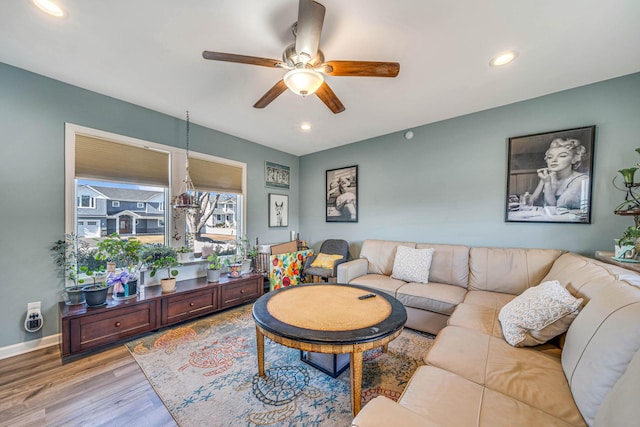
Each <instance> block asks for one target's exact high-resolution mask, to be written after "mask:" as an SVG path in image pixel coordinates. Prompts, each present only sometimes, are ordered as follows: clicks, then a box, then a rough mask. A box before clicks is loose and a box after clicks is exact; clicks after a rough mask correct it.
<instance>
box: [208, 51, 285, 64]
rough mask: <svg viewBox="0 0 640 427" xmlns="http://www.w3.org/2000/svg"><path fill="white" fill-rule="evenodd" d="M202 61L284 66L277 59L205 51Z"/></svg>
mask: <svg viewBox="0 0 640 427" xmlns="http://www.w3.org/2000/svg"><path fill="white" fill-rule="evenodd" d="M202 57H203V58H204V59H211V60H214V61H226V62H238V63H240V64H250V65H261V66H263V67H272V68H273V67H279V66H280V65H284V64H283V62H282V61H278V60H277V59H269V58H259V57H257V56H246V55H236V54H234V53H222V52H209V51H208V50H205V51H204V52H202Z"/></svg>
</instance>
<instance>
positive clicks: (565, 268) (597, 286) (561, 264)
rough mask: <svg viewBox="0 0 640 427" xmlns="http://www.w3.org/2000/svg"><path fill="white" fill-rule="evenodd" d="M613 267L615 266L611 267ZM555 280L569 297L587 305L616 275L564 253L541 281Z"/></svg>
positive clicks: (589, 259)
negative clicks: (573, 297)
mask: <svg viewBox="0 0 640 427" xmlns="http://www.w3.org/2000/svg"><path fill="white" fill-rule="evenodd" d="M611 267H615V266H613V265H612V266H611ZM548 280H557V281H559V282H560V283H561V284H562V286H564V287H565V288H566V289H567V290H568V291H569V292H570V293H571V295H573V296H575V297H576V298H583V299H584V301H583V305H587V303H588V302H589V300H590V299H591V298H592V297H593V295H595V294H597V293H598V292H600V290H602V288H604V287H606V286H609V285H610V284H612V283H614V282H615V281H616V280H617V278H616V275H615V274H613V273H612V272H611V270H610V269H608V268H607V267H606V265H605V264H603V263H601V262H599V261H596V260H594V259H591V258H587V257H584V256H581V255H577V254H574V253H566V254H563V255H562V256H560V258H558V259H557V260H556V262H554V263H553V266H552V267H551V270H549V273H548V274H547V275H546V276H545V277H544V279H542V281H548Z"/></svg>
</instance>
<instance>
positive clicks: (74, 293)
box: [50, 233, 85, 305]
mask: <svg viewBox="0 0 640 427" xmlns="http://www.w3.org/2000/svg"><path fill="white" fill-rule="evenodd" d="M78 245H79V243H78V236H77V235H76V234H75V233H68V234H65V235H64V238H63V239H60V240H57V241H55V242H54V243H53V245H52V246H51V247H50V251H51V255H52V257H53V260H54V263H55V265H56V267H57V269H58V273H59V274H60V276H61V277H62V278H63V280H64V288H65V294H64V295H65V302H66V303H67V304H69V305H74V304H83V303H84V302H85V299H84V292H83V290H82V288H81V287H80V285H81V284H82V283H84V280H83V279H81V278H80V269H79V267H78Z"/></svg>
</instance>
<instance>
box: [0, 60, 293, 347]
mask: <svg viewBox="0 0 640 427" xmlns="http://www.w3.org/2000/svg"><path fill="white" fill-rule="evenodd" d="M183 108H184V109H185V110H186V109H188V108H189V106H188V105H185V106H183ZM192 113H193V112H192ZM65 122H69V123H73V124H77V125H80V126H86V127H89V128H94V129H99V130H103V131H107V132H112V133H116V134H120V135H126V136H129V137H133V138H139V139H143V140H147V141H151V142H155V143H159V144H165V145H172V146H178V147H184V135H185V123H184V121H182V120H179V119H176V118H174V117H170V116H167V115H164V114H161V113H158V112H155V111H152V110H148V109H145V108H142V107H139V106H136V105H133V104H129V103H126V102H123V101H119V100H117V99H113V98H109V97H107V96H103V95H99V94H97V93H94V92H90V91H87V90H84V89H80V88H78V87H75V86H71V85H68V84H65V83H61V82H59V81H55V80H52V79H49V78H46V77H43V76H40V75H37V74H33V73H29V72H26V71H24V70H20V69H17V68H14V67H11V66H9V65H6V64H2V63H0V131H1V134H0V138H1V141H0V159H1V161H2V166H1V167H0V188H1V189H0V191H1V194H0V248H1V251H0V253H1V255H0V271H1V272H2V285H0V286H1V289H2V298H0V325H2V328H0V348H2V347H5V346H8V345H12V344H17V343H22V342H26V341H31V340H34V339H36V338H40V337H46V336H49V335H52V334H55V333H57V332H58V329H59V328H58V307H57V302H58V301H59V298H60V293H61V292H62V286H63V285H62V282H61V281H60V280H58V279H57V278H56V276H55V267H54V265H53V262H52V259H51V256H50V253H49V247H50V246H51V244H52V243H53V242H54V241H55V240H57V239H60V238H62V236H63V234H64V129H65ZM190 145H191V150H192V151H198V152H202V153H207V154H212V155H215V156H220V157H224V158H227V159H232V160H237V161H241V162H245V163H247V225H248V227H247V236H248V237H249V238H250V239H251V240H254V239H255V237H256V236H259V237H260V239H261V241H262V242H279V241H286V240H289V232H288V230H287V229H269V228H268V223H267V212H268V211H267V194H268V193H269V189H267V188H265V187H264V161H265V160H270V161H273V162H276V163H279V164H283V165H288V166H290V167H291V181H292V186H291V189H290V191H288V192H281V191H278V193H283V194H288V195H289V197H290V199H289V204H290V210H289V225H290V229H293V230H297V229H298V217H299V215H298V210H297V207H298V206H299V204H298V193H299V185H298V183H299V179H298V157H296V156H293V155H290V154H286V153H282V152H279V151H276V150H272V149H269V148H267V147H264V146H262V145H258V144H254V143H252V142H249V141H246V140H243V139H239V138H235V137H233V136H230V135H227V134H224V133H221V132H217V131H214V130H211V129H207V128H203V127H200V126H195V125H194V126H192V133H191V138H190ZM271 191H272V192H273V190H271ZM31 301H42V309H43V315H44V319H45V324H44V328H43V329H42V330H41V331H39V332H37V333H33V334H29V333H27V332H25V331H24V329H23V322H24V316H25V313H26V308H27V303H28V302H31Z"/></svg>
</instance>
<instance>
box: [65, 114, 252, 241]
mask: <svg viewBox="0 0 640 427" xmlns="http://www.w3.org/2000/svg"><path fill="white" fill-rule="evenodd" d="M76 134H82V135H87V136H91V137H94V138H102V139H106V140H110V141H113V142H117V143H121V144H127V145H133V146H136V147H141V148H146V149H150V150H156V151H161V152H163V153H168V154H169V188H168V190H169V191H168V192H167V199H165V200H164V201H163V202H162V209H161V211H162V212H165V211H166V214H165V218H166V219H165V242H166V244H167V245H169V246H173V247H180V246H182V245H183V243H184V241H183V240H179V241H176V240H174V239H173V238H172V237H171V234H172V231H173V230H174V228H176V229H178V230H181V229H182V230H186V223H185V222H184V219H182V220H181V224H179V223H178V224H174V220H175V218H174V216H175V215H173V214H172V212H171V210H170V209H164V207H165V206H171V204H170V200H172V199H173V195H174V194H178V192H179V191H180V185H181V184H182V181H183V180H184V176H185V173H186V168H185V164H186V152H185V150H184V149H182V148H178V147H173V146H169V145H164V144H159V143H156V142H151V141H146V140H142V139H137V138H132V137H128V136H124V135H119V134H115V133H111V132H106V131H101V130H98V129H92V128H88V127H85V126H80V125H76V124H73V123H68V122H67V123H65V155H64V157H65V233H74V232H75V227H76V224H77V216H76V207H75V206H74V204H75V202H76V186H75V179H76V177H75V140H76ZM189 157H190V158H191V157H193V158H198V159H202V160H208V161H212V162H218V163H223V164H228V165H231V166H236V167H240V168H242V193H241V194H239V195H240V196H241V197H242V198H241V206H239V207H238V208H240V209H241V212H240V217H241V218H242V221H241V224H240V227H239V229H238V230H237V233H238V235H239V236H242V235H245V234H246V229H247V223H246V222H247V164H246V163H244V162H238V161H235V160H230V159H225V158H221V157H217V156H213V155H211V154H205V153H199V152H193V151H190V152H189ZM123 182H126V181H123ZM129 183H131V182H129ZM180 234H184V233H182V232H181V233H180Z"/></svg>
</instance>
